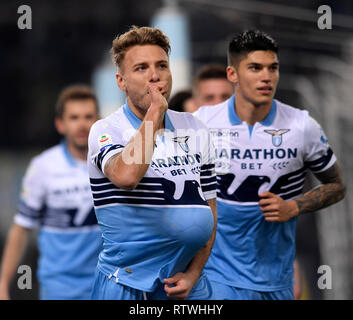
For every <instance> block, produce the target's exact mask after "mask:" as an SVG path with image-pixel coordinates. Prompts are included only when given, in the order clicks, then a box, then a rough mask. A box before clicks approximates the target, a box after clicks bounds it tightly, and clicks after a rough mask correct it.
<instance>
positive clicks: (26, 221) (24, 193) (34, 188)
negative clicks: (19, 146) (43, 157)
mask: <svg viewBox="0 0 353 320" xmlns="http://www.w3.org/2000/svg"><path fill="white" fill-rule="evenodd" d="M45 176H46V175H45V173H44V172H43V163H41V162H40V159H38V158H34V159H33V160H32V161H31V163H30V165H29V166H28V168H27V171H26V174H25V176H24V177H23V180H22V189H21V195H20V201H19V205H18V209H17V214H16V215H15V217H14V222H15V223H16V224H18V225H20V226H22V227H24V228H30V229H32V228H37V227H39V226H40V224H41V220H42V216H43V212H44V207H45V196H46V191H45V183H44V178H45Z"/></svg>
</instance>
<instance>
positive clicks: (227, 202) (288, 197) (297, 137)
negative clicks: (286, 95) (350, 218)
mask: <svg viewBox="0 0 353 320" xmlns="http://www.w3.org/2000/svg"><path fill="white" fill-rule="evenodd" d="M277 52H278V47H277V44H276V42H275V41H274V40H273V39H272V38H271V37H270V36H268V35H266V34H264V33H263V32H260V31H245V32H243V33H241V34H240V35H238V36H236V37H235V38H234V39H233V40H232V41H231V42H230V43H229V48H228V64H229V65H228V67H227V75H228V79H229V80H230V81H231V82H233V83H234V85H235V95H233V96H232V97H231V98H230V99H229V100H227V101H226V102H224V103H221V104H218V105H216V106H212V107H205V108H200V109H199V110H198V111H197V112H196V115H197V116H198V117H199V118H200V119H201V120H203V121H204V123H206V124H207V125H208V126H209V127H210V128H212V129H211V130H212V134H213V136H214V137H215V145H216V148H217V151H216V152H217V157H218V163H217V165H216V173H217V180H218V191H217V206H218V226H217V236H216V241H215V244H214V247H213V250H212V253H211V256H210V258H209V260H208V263H207V265H206V267H205V269H206V271H207V274H208V276H209V278H210V279H211V281H212V284H213V289H214V293H215V298H216V299H293V262H294V258H295V234H296V221H297V217H298V215H300V214H304V213H307V212H313V211H317V210H319V209H321V208H324V207H327V206H329V205H332V204H334V203H335V202H337V201H339V200H341V199H342V198H343V197H344V196H345V186H344V182H343V179H342V173H341V169H340V167H339V165H338V163H337V161H336V157H335V155H334V154H333V152H332V150H331V148H330V146H329V144H328V141H327V138H326V136H325V134H324V132H323V130H322V129H321V127H320V125H319V124H318V123H317V122H316V121H315V120H314V119H313V118H311V117H310V116H309V114H308V112H307V111H301V110H299V109H296V108H293V107H291V106H288V105H286V104H284V103H282V102H280V101H278V100H275V99H274V95H275V92H276V87H277V84H278V80H279V60H278V55H277ZM307 169H310V170H311V171H312V172H313V173H314V174H315V176H316V177H317V178H318V179H319V180H320V181H321V183H322V184H321V185H320V186H319V187H317V188H315V189H313V190H310V191H309V192H307V193H305V194H304V195H303V194H302V191H303V185H304V179H305V175H306V171H307Z"/></svg>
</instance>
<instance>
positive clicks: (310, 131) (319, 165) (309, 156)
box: [304, 115, 336, 173]
mask: <svg viewBox="0 0 353 320" xmlns="http://www.w3.org/2000/svg"><path fill="white" fill-rule="evenodd" d="M304 145H305V147H304V150H305V154H304V163H305V165H306V167H307V168H309V169H310V170H311V171H312V172H314V173H317V172H322V171H325V170H327V169H329V168H330V167H331V166H332V165H333V164H334V163H335V162H336V157H335V155H334V153H333V151H332V149H331V147H330V145H329V143H328V140H327V138H326V135H325V133H324V130H323V129H322V128H321V126H320V124H319V123H318V122H317V121H316V120H315V119H313V118H312V117H310V116H309V115H308V116H307V117H306V120H305V129H304Z"/></svg>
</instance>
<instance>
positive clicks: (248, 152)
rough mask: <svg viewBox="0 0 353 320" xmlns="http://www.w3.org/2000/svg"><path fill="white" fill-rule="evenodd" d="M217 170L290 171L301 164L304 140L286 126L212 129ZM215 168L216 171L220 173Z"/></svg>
mask: <svg viewBox="0 0 353 320" xmlns="http://www.w3.org/2000/svg"><path fill="white" fill-rule="evenodd" d="M211 136H212V138H213V141H214V145H215V156H216V159H217V165H216V167H217V168H218V171H225V170H230V171H234V170H237V171H239V170H240V171H249V172H256V171H258V172H259V171H263V170H266V171H269V172H271V171H282V172H284V171H287V170H291V168H293V167H297V166H298V165H299V166H300V165H302V161H303V160H302V159H303V156H302V155H303V150H302V145H303V141H302V137H301V135H300V134H298V132H296V130H295V129H293V128H289V127H286V126H283V127H267V126H263V125H261V124H258V123H257V124H255V126H253V127H252V128H251V127H248V126H247V125H239V126H233V127H231V128H227V129H211ZM217 168H216V170H217Z"/></svg>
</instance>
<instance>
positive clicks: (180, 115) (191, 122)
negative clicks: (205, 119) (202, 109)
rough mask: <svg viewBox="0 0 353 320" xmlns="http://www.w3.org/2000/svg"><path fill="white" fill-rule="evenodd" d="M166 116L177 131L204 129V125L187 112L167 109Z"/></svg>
mask: <svg viewBox="0 0 353 320" xmlns="http://www.w3.org/2000/svg"><path fill="white" fill-rule="evenodd" d="M167 115H168V117H169V118H170V120H171V122H172V123H173V125H174V127H176V128H177V129H190V128H193V129H195V128H200V127H204V124H203V123H202V122H201V121H200V120H199V119H197V118H196V117H195V116H194V115H193V114H191V113H189V112H180V111H174V110H170V109H168V111H167Z"/></svg>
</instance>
